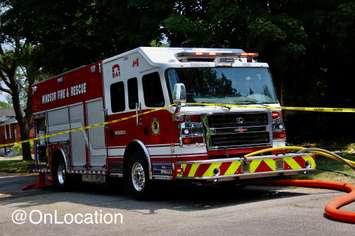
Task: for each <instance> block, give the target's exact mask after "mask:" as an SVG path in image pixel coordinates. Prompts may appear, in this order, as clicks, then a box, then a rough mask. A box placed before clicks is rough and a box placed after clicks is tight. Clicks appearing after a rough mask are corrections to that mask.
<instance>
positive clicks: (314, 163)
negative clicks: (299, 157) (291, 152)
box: [303, 156, 317, 168]
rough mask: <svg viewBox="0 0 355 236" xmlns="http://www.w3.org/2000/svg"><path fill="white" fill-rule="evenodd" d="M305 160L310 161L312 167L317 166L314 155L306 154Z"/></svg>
mask: <svg viewBox="0 0 355 236" xmlns="http://www.w3.org/2000/svg"><path fill="white" fill-rule="evenodd" d="M303 160H305V161H308V162H309V164H310V165H311V168H316V166H317V164H316V161H315V160H314V158H313V157H312V156H304V157H303Z"/></svg>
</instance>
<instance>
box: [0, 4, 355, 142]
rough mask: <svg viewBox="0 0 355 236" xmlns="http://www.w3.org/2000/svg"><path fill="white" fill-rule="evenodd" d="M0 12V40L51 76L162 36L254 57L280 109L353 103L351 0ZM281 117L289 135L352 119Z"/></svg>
mask: <svg viewBox="0 0 355 236" xmlns="http://www.w3.org/2000/svg"><path fill="white" fill-rule="evenodd" d="M2 5H3V7H2V8H1V9H3V12H2V13H1V27H2V28H1V31H0V41H2V42H6V41H11V40H13V39H14V38H20V39H25V40H26V42H28V43H30V44H31V45H32V46H34V48H36V53H34V54H32V57H31V62H32V63H33V68H36V67H37V68H41V69H42V72H46V73H59V72H62V71H64V70H67V69H71V68H74V67H77V66H80V65H82V64H87V63H90V62H93V61H96V60H99V59H102V58H106V57H109V56H112V55H115V54H118V53H120V52H123V51H126V50H129V49H132V48H134V47H137V46H143V45H154V46H162V44H165V42H163V41H166V39H167V41H168V42H169V44H170V46H196V47H197V46H198V47H234V48H243V49H245V50H247V51H257V52H259V53H260V58H259V60H260V61H266V62H268V63H269V64H270V66H271V68H272V73H273V76H274V80H275V84H276V87H277V91H278V93H279V97H280V98H281V103H283V104H286V105H295V106H297V105H298V106H336V107H353V106H354V104H355V102H354V101H355V93H354V92H353V87H352V86H349V84H351V82H352V81H351V80H353V77H352V75H353V68H354V67H355V60H354V59H353V56H354V55H355V44H354V43H353V42H354V41H355V31H354V29H355V2H354V1H353V0H312V1H309V0H174V1H173V0H161V1H154V0H120V1H114V0H102V1H96V0H88V1H83V0H53V1H45V0H26V1H23V0H2ZM339 117H340V118H339ZM286 120H287V121H288V123H287V125H288V128H289V130H290V132H289V134H290V135H289V136H290V137H296V136H297V135H301V136H302V137H305V136H307V137H311V136H314V135H316V133H317V132H320V134H319V136H322V135H323V134H326V135H329V134H333V135H334V134H336V135H339V134H341V135H344V134H347V135H349V136H350V135H353V133H354V131H355V130H354V129H355V127H349V126H347V125H346V124H347V123H349V122H351V121H353V120H354V116H353V115H352V116H351V115H349V116H332V115H327V116H324V115H323V114H311V115H309V114H307V115H305V114H303V113H298V114H292V113H288V114H286ZM301 120H304V122H302V125H304V126H303V127H304V129H299V126H300V124H299V123H300V121H301ZM339 121H341V122H339ZM333 124H336V125H333ZM324 127H327V128H326V129H325V128H324ZM329 127H333V128H329ZM308 131H309V136H308V134H307V133H305V132H308Z"/></svg>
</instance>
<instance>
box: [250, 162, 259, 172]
mask: <svg viewBox="0 0 355 236" xmlns="http://www.w3.org/2000/svg"><path fill="white" fill-rule="evenodd" d="M260 162H261V160H253V161H251V162H250V164H249V172H250V173H254V172H255V170H256V168H258V166H259V165H260Z"/></svg>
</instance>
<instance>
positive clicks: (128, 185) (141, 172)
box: [124, 152, 151, 200]
mask: <svg viewBox="0 0 355 236" xmlns="http://www.w3.org/2000/svg"><path fill="white" fill-rule="evenodd" d="M128 158H129V157H128ZM124 185H125V192H126V193H128V194H129V195H132V196H133V197H135V198H136V199H138V200H146V199H147V198H148V197H149V196H150V193H151V180H150V179H149V170H148V163H147V161H146V159H145V157H144V156H143V155H142V154H141V153H140V152H136V153H134V154H133V155H132V156H131V158H130V159H129V160H128V164H127V166H126V168H125V174H124Z"/></svg>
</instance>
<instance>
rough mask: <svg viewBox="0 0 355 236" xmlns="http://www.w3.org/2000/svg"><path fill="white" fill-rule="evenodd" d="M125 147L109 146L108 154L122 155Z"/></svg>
mask: <svg viewBox="0 0 355 236" xmlns="http://www.w3.org/2000/svg"><path fill="white" fill-rule="evenodd" d="M125 150H126V149H125V148H109V149H108V155H109V156H123V155H124V152H125Z"/></svg>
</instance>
